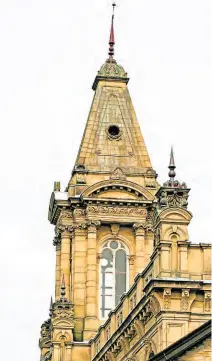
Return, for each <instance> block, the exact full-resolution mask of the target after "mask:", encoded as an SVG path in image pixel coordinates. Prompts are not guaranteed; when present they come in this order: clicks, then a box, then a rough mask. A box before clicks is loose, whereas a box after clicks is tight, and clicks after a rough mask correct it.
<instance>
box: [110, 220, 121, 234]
mask: <svg viewBox="0 0 212 361" xmlns="http://www.w3.org/2000/svg"><path fill="white" fill-rule="evenodd" d="M119 229H120V225H119V224H116V223H114V224H111V233H112V235H113V236H114V237H116V236H118V234H119Z"/></svg>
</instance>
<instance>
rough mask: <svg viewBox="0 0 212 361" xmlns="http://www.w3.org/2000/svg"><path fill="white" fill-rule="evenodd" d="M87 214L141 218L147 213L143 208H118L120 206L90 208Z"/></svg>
mask: <svg viewBox="0 0 212 361" xmlns="http://www.w3.org/2000/svg"><path fill="white" fill-rule="evenodd" d="M87 213H103V214H108V215H110V214H111V215H124V216H140V217H146V214H147V211H146V209H144V208H141V207H134V208H132V207H118V206H114V207H112V206H108V207H107V206H88V207H87Z"/></svg>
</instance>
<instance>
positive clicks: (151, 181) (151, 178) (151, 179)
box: [145, 169, 157, 188]
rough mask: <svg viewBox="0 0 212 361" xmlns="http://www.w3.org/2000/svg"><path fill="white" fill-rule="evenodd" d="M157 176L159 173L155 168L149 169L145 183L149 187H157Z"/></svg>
mask: <svg viewBox="0 0 212 361" xmlns="http://www.w3.org/2000/svg"><path fill="white" fill-rule="evenodd" d="M156 177H157V174H156V172H155V171H154V170H153V169H148V170H147V171H146V174H145V185H146V187H148V188H155V187H156V180H155V179H156Z"/></svg>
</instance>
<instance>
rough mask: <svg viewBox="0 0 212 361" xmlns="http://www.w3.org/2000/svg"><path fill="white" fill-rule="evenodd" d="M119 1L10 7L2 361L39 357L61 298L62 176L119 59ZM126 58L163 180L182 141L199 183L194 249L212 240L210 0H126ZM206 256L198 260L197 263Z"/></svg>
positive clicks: (5, 52) (2, 81)
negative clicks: (58, 218)
mask: <svg viewBox="0 0 212 361" xmlns="http://www.w3.org/2000/svg"><path fill="white" fill-rule="evenodd" d="M111 2H112V1H109V0H101V1H100V0H89V1H88V0H81V1H76V0H75V1H74V0H60V1H56V0H51V1H50V0H19V1H17V0H1V2H0V33H1V38H0V103H1V105H0V119H1V133H0V134H1V141H0V148H1V149H0V151H1V170H2V171H1V177H0V187H1V222H2V225H1V228H0V242H1V262H0V276H1V297H0V303H1V308H0V309H1V317H0V320H1V327H0V329H1V331H0V332H1V335H0V336H1V337H0V339H1V345H2V347H1V359H2V360H4V361H7V360H8V361H11V360H15V361H29V360H30V361H38V360H39V357H40V352H39V349H38V347H37V344H38V338H39V331H40V325H41V323H42V322H43V321H44V320H45V319H47V317H48V307H49V300H50V296H51V294H53V292H54V263H55V253H54V247H53V246H52V240H53V236H54V229H53V226H51V225H50V224H49V223H48V220H47V212H48V204H49V198H50V194H51V191H52V189H53V181H54V180H61V181H62V183H63V184H64V185H66V183H67V182H68V180H69V177H70V173H71V169H72V167H73V164H74V161H75V157H76V154H77V150H78V147H79V144H80V140H81V136H82V134H83V130H84V126H85V122H86V118H87V115H88V112H89V107H90V105H91V101H92V97H93V91H92V90H91V85H92V82H93V80H94V77H95V75H96V73H97V70H98V69H99V67H100V66H101V64H102V63H103V62H104V61H105V59H106V57H107V52H108V37H109V27H110V17H111V7H110V6H111ZM117 4H118V6H117V9H116V19H115V35H116V42H117V44H116V59H117V60H118V62H119V63H121V64H122V65H123V66H124V67H125V69H126V70H127V71H128V73H129V76H130V78H131V80H130V82H129V90H130V92H131V96H132V99H133V103H134V106H135V109H136V112H137V116H138V119H139V122H140V125H141V128H142V132H143V134H144V137H145V141H146V144H147V147H148V150H149V153H150V157H151V160H152V163H153V167H154V169H155V170H156V171H157V172H158V174H159V181H160V182H161V183H162V182H163V181H165V180H167V165H168V160H169V153H170V146H171V144H173V145H174V150H175V159H176V164H177V175H178V177H179V179H180V180H183V181H186V182H187V184H188V186H189V187H191V193H190V198H189V199H190V201H189V210H191V211H192V213H193V215H194V219H193V220H192V225H191V227H190V240H191V241H192V242H199V241H201V242H202V241H203V242H207V241H210V240H211V233H210V232H209V225H210V222H211V199H212V190H211V189H212V188H211V182H212V171H211V142H212V140H211V139H212V138H211V130H212V129H211V119H212V118H211V115H212V111H211V99H212V87H211V83H212V74H211V53H210V52H211V48H210V45H211V39H212V37H211V35H210V31H211V29H210V21H211V20H210V10H211V9H210V1H209V0H177V1H176V0H148V1H147V0H119V1H118V2H117ZM194 261H195V260H194Z"/></svg>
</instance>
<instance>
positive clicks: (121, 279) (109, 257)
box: [100, 239, 128, 318]
mask: <svg viewBox="0 0 212 361" xmlns="http://www.w3.org/2000/svg"><path fill="white" fill-rule="evenodd" d="M127 254H128V250H127V248H126V246H125V245H124V243H123V242H120V241H118V240H113V239H112V240H110V241H107V242H105V243H104V245H103V247H102V252H101V260H100V317H101V318H106V317H107V315H108V313H109V312H110V311H111V310H112V309H113V308H115V307H116V305H117V304H118V303H119V301H120V297H121V296H122V295H123V293H124V292H126V290H127V287H128V261H127Z"/></svg>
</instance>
